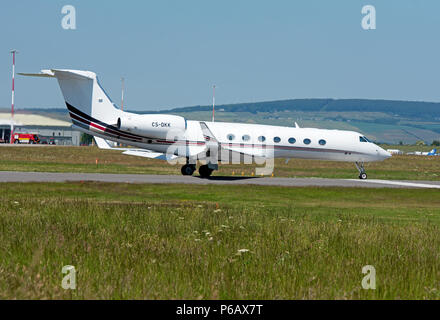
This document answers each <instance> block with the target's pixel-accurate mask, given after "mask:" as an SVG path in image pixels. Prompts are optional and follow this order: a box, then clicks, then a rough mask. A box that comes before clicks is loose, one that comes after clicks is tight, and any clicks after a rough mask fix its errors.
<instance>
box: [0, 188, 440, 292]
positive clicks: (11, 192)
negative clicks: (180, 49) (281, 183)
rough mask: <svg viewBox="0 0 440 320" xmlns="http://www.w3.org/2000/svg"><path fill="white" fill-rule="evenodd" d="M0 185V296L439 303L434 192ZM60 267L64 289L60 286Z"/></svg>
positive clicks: (439, 218)
mask: <svg viewBox="0 0 440 320" xmlns="http://www.w3.org/2000/svg"><path fill="white" fill-rule="evenodd" d="M1 189H2V192H1V194H0V198H1V199H0V298H1V299H11V298H17V299H22V298H24V299H46V298H49V299H53V298H56V299H83V298H88V299H103V298H110V299H126V298H134V299H164V298H170V299H327V298H328V299H371V298H379V299H399V298H400V299H409V298H411V299H412V298H414V299H438V298H440V287H439V279H440V259H439V258H440V251H439V246H440V232H439V231H440V210H439V207H440V198H439V197H438V191H435V190H405V189H355V188H353V189H344V188H282V187H262V186H214V185H207V186H197V185H132V184H105V183H46V184H36V183H35V184H1ZM240 249H248V250H249V251H248V252H242V253H240V252H239V250H240ZM68 264H71V265H74V266H75V267H76V270H77V289H76V290H73V291H65V290H64V289H62V288H61V280H62V278H63V276H64V275H63V274H62V273H61V269H62V267H63V266H64V265H68ZM364 265H373V266H375V268H376V272H377V283H376V285H377V289H376V290H368V291H367V290H363V289H362V288H361V281H362V278H363V276H364V275H363V274H362V272H361V270H362V267H363V266H364Z"/></svg>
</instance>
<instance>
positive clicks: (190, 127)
mask: <svg viewBox="0 0 440 320" xmlns="http://www.w3.org/2000/svg"><path fill="white" fill-rule="evenodd" d="M152 116H153V117H154V115H152ZM74 124H75V123H74ZM201 124H205V125H206V127H207V128H208V129H209V132H210V133H211V134H212V136H213V137H214V138H215V140H216V143H218V145H219V146H220V147H221V149H223V150H229V151H231V152H235V153H240V154H245V155H251V156H255V157H266V158H302V159H317V160H333V161H348V162H370V161H381V160H384V159H386V158H389V157H390V156H391V155H390V154H389V153H388V152H387V151H385V150H383V149H382V148H381V147H379V146H377V145H376V144H374V143H372V142H369V141H367V140H366V139H365V138H364V136H363V135H362V134H360V133H357V132H354V131H345V130H326V129H315V128H297V127H283V126H272V125H261V124H247V123H228V122H203V121H194V120H188V121H186V129H185V130H184V131H183V132H178V133H175V132H172V128H170V132H172V133H171V134H170V136H169V137H167V138H154V137H152V136H149V137H147V136H145V137H143V136H142V135H137V136H138V137H139V138H138V140H137V141H134V140H132V139H125V138H124V137H123V136H116V137H115V135H114V134H109V132H108V130H103V129H101V128H97V127H95V126H93V125H90V126H88V128H89V130H90V131H91V132H89V133H91V134H93V135H98V136H100V137H102V138H104V139H108V140H113V141H117V142H121V143H125V144H128V145H133V146H135V147H140V148H144V149H148V150H152V151H155V152H161V153H166V154H175V155H178V156H185V157H195V156H197V155H199V154H202V153H203V152H206V150H207V145H208V142H207V139H206V134H205V133H204V132H203V130H202V127H201ZM83 129H86V128H84V127H83ZM83 131H84V130H83ZM110 133H111V132H110ZM268 150H269V151H268ZM219 160H220V159H219Z"/></svg>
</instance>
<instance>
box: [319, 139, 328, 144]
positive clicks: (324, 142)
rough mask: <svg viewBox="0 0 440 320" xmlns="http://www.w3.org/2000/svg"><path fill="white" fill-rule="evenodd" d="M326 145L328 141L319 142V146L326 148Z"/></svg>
mask: <svg viewBox="0 0 440 320" xmlns="http://www.w3.org/2000/svg"><path fill="white" fill-rule="evenodd" d="M326 143H327V141H325V140H324V139H321V140H319V144H320V145H321V146H325V144H326Z"/></svg>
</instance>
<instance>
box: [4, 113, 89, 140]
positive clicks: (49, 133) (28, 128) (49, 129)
mask: <svg viewBox="0 0 440 320" xmlns="http://www.w3.org/2000/svg"><path fill="white" fill-rule="evenodd" d="M14 132H15V133H31V134H38V135H39V136H40V137H42V138H43V139H44V138H47V139H49V138H50V139H51V140H52V141H55V144H56V145H74V146H79V145H80V136H81V133H80V132H79V131H76V130H73V129H72V124H71V123H70V122H68V121H64V120H60V119H55V118H50V117H47V116H44V115H38V114H30V113H29V114H27V113H16V114H15V115H14ZM10 135H11V114H10V113H0V142H3V143H4V142H6V143H7V142H9V141H10Z"/></svg>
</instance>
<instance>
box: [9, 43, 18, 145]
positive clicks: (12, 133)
mask: <svg viewBox="0 0 440 320" xmlns="http://www.w3.org/2000/svg"><path fill="white" fill-rule="evenodd" d="M11 53H12V97H11V100H12V103H11V136H10V143H12V142H13V141H14V103H15V54H16V53H17V50H11Z"/></svg>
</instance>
